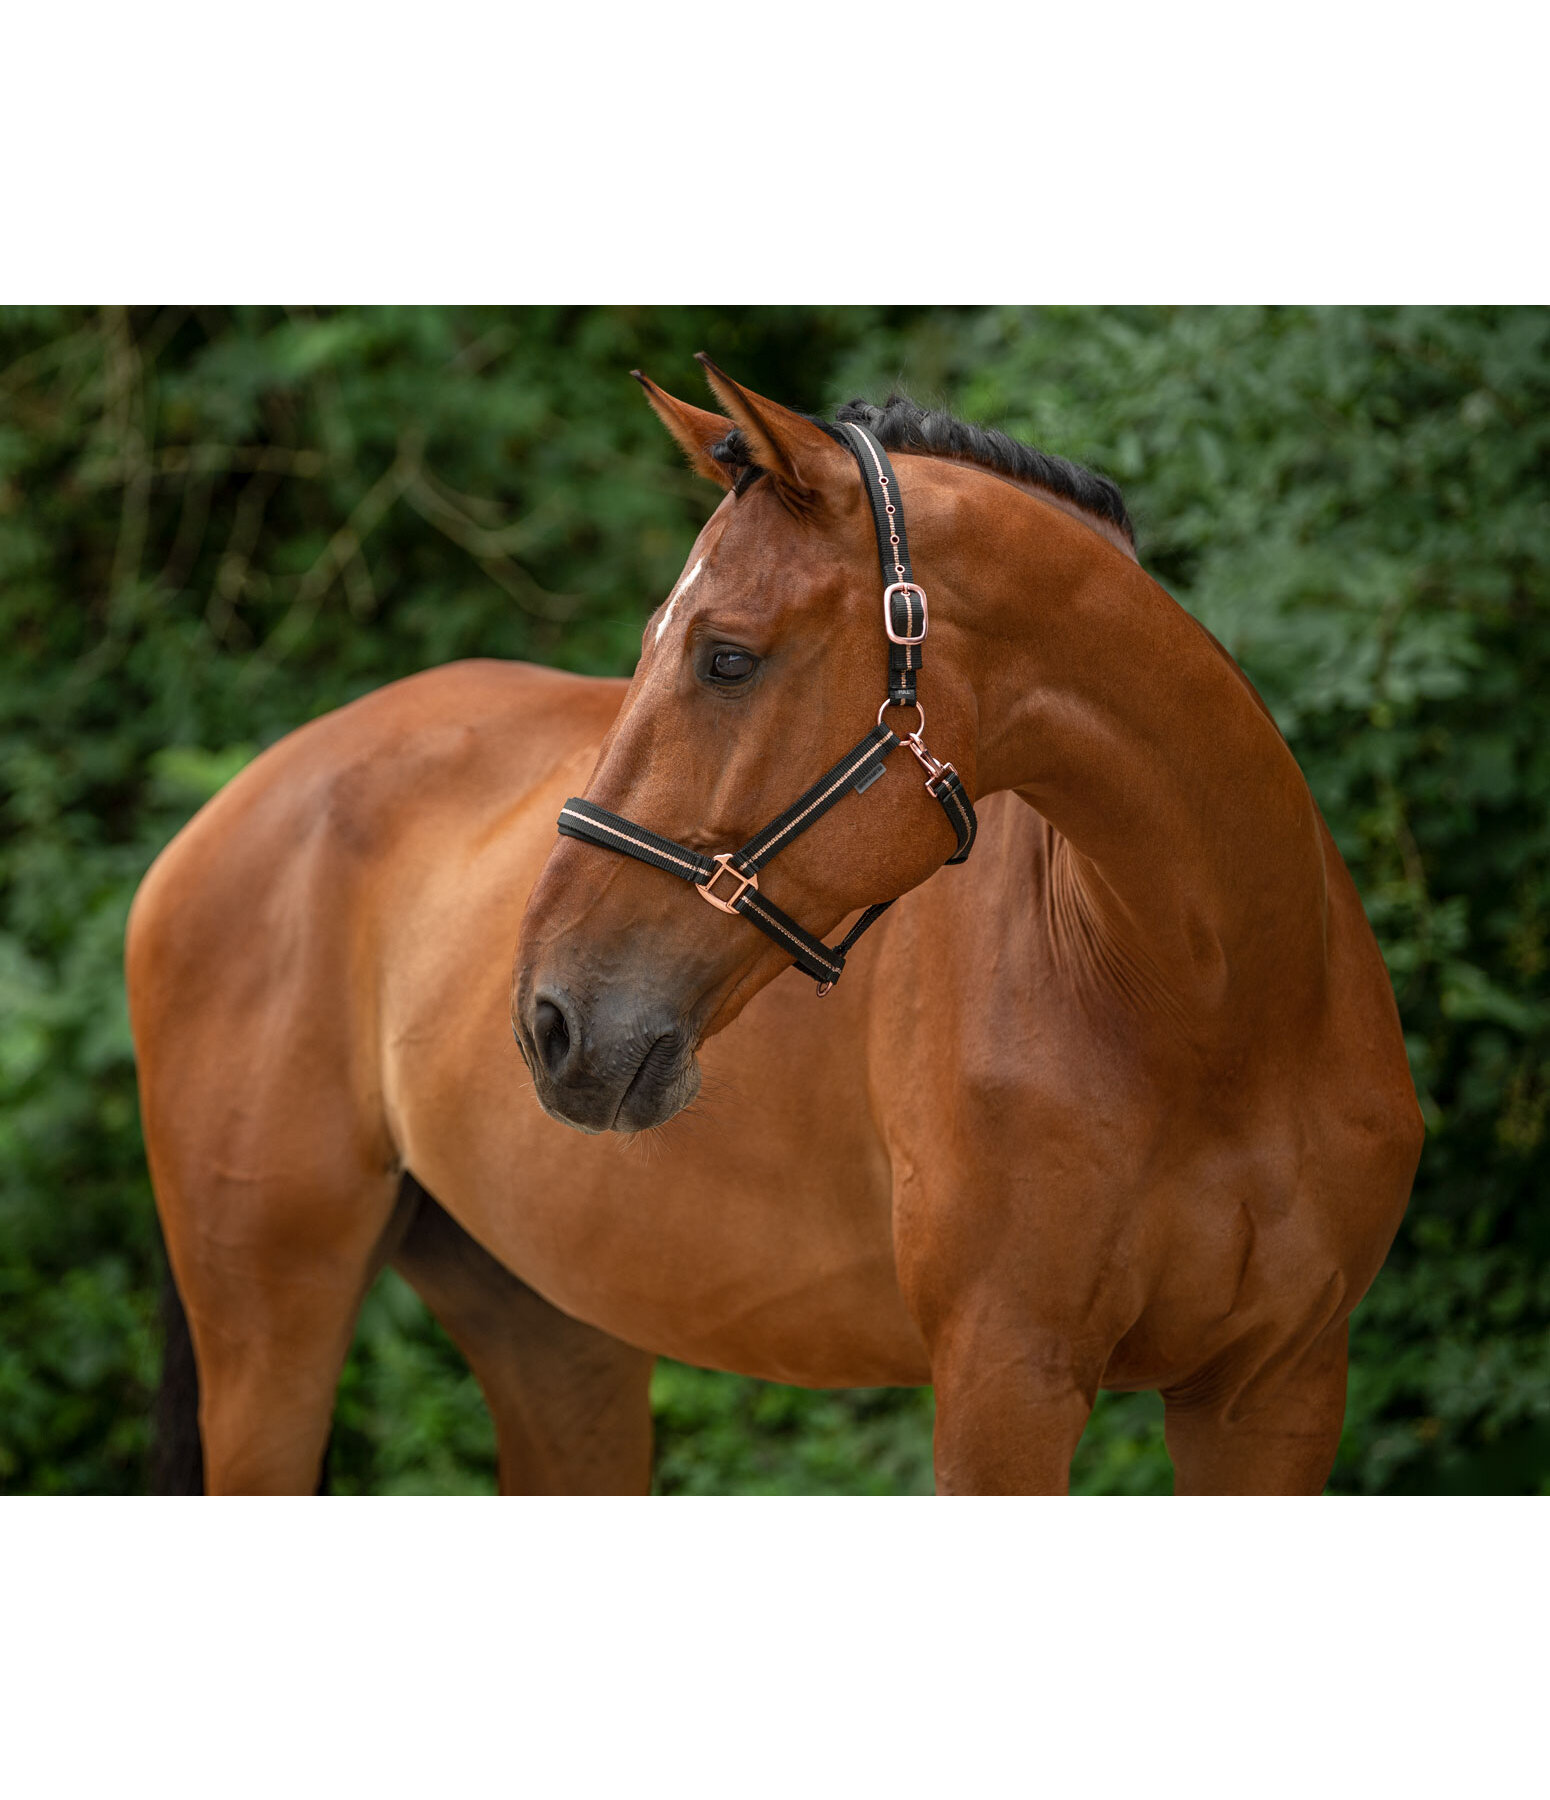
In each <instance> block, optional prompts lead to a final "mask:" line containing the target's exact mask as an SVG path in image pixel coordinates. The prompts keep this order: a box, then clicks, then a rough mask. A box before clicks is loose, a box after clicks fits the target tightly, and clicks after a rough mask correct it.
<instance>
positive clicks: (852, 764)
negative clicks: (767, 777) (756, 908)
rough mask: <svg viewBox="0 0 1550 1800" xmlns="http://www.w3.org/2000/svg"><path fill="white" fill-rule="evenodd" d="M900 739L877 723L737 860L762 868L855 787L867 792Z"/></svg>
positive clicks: (862, 792) (752, 840) (743, 850)
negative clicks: (777, 852)
mask: <svg viewBox="0 0 1550 1800" xmlns="http://www.w3.org/2000/svg"><path fill="white" fill-rule="evenodd" d="M898 743H899V740H898V739H897V738H896V737H895V736H894V734H893V733H892V732H891V731H890V730H889V729H888V727H887V726H886V725H877V726H875V727H874V728H873V729H872V730H871V731H869V732H868V733H867V734H866V736H865V737H864V738H862V740H861V742H860V743H859V744H857V745H856V746H855V747H854V748H853V749H851V750H849V751H847V752H846V754H845V755H844V756H842V757H841V758H840V760H839V761H838V762H837V763H836V764H835V765H834V767H833V768H832V769H830V770H829V772H828V773H827V774H826V775H821V776H820V777H819V778H818V780H817V781H815V782H814V783H813V785H812V786H811V787H810V788H809V789H808V790H807V792H806V793H805V794H803V795H802V796H801V798H800V799H798V800H794V801H793V802H792V803H791V805H790V806H788V807H787V808H786V810H785V811H784V812H783V813H782V814H781V815H780V817H779V818H778V819H772V820H771V821H770V822H769V824H768V825H766V826H765V828H764V829H763V831H760V832H756V833H755V834H754V836H752V837H751V838H749V840H748V842H747V843H746V844H744V845H743V847H742V849H741V850H739V851H738V853H737V860H738V861H739V862H742V863H747V864H749V865H750V866H751V867H753V868H755V869H758V868H762V867H763V865H764V864H765V863H767V862H768V861H769V860H770V858H771V857H772V856H773V855H774V854H775V853H776V851H777V850H782V849H784V848H785V846H786V845H787V844H789V843H790V842H791V840H792V838H794V837H796V836H797V835H798V834H799V833H800V832H803V831H806V830H807V829H808V827H809V826H811V825H816V824H817V823H818V821H819V820H820V819H821V818H822V817H823V815H824V814H825V813H826V812H827V811H828V810H829V808H830V807H831V806H833V805H834V804H835V803H836V802H837V801H839V800H843V799H844V798H845V795H846V794H847V793H848V792H850V791H851V790H854V791H855V792H856V793H858V794H864V793H865V792H866V790H867V789H868V788H869V787H870V786H871V785H872V783H873V782H874V781H876V780H877V778H878V777H879V776H880V775H881V774H882V772H883V764H884V762H885V761H886V760H887V757H888V752H889V751H890V750H893V749H896V748H897V747H898Z"/></svg>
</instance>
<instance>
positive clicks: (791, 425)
mask: <svg viewBox="0 0 1550 1800" xmlns="http://www.w3.org/2000/svg"><path fill="white" fill-rule="evenodd" d="M695 361H696V362H698V363H700V364H702V365H703V367H704V370H705V374H706V376H707V377H708V379H709V381H710V385H711V389H712V391H713V392H714V393H715V396H716V398H717V399H718V400H719V401H720V402H721V404H722V405H723V406H724V407H725V408H726V409H727V411H728V413H730V414H731V416H732V418H733V419H734V420H736V422H737V423H738V425H740V426H741V427H742V432H743V436H744V437H745V438H747V440H748V447H749V449H750V450H752V451H753V455H754V461H755V462H757V463H758V465H759V467H760V468H761V469H763V470H765V472H766V473H767V474H768V475H769V477H770V479H771V480H772V481H773V482H774V484H775V488H776V491H777V492H778V493H779V494H780V496H781V498H782V499H783V500H784V501H785V502H786V503H787V505H789V506H790V507H791V508H792V509H793V510H794V511H796V512H799V513H810V512H813V511H815V510H816V509H817V507H818V506H819V504H820V503H821V501H822V499H823V496H824V495H825V494H826V493H831V492H833V491H834V490H835V489H837V488H843V489H846V490H848V489H851V488H854V486H855V485H856V464H855V459H854V458H853V457H852V456H851V454H850V452H849V451H848V450H846V449H844V448H843V447H842V446H841V445H839V444H837V443H836V442H835V441H834V439H833V438H832V437H830V436H829V434H828V433H827V432H826V431H823V430H821V429H820V428H819V427H818V426H817V425H815V424H814V423H813V422H812V420H811V419H804V418H803V417H802V415H801V414H800V413H794V412H792V411H791V410H790V409H789V408H788V407H784V406H777V405H776V403H775V402H774V401H773V400H764V399H761V398H760V397H759V395H757V394H750V393H749V391H748V390H747V388H740V387H739V386H738V385H737V383H736V382H735V381H733V380H732V378H731V376H729V375H723V374H722V372H721V370H720V369H718V368H717V367H716V365H715V364H714V363H713V362H712V361H711V360H710V358H709V357H708V356H707V355H706V354H705V352H704V351H703V350H699V351H696V352H695Z"/></svg>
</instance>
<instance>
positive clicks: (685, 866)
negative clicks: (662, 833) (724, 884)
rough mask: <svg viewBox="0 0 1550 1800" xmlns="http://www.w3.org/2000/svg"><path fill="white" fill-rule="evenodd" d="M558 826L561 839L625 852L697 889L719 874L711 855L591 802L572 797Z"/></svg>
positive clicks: (562, 808)
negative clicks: (578, 840) (702, 853)
mask: <svg viewBox="0 0 1550 1800" xmlns="http://www.w3.org/2000/svg"><path fill="white" fill-rule="evenodd" d="M555 824H556V825H557V827H558V829H559V833H560V836H561V837H568V838H580V839H581V841H582V842H583V843H584V844H596V845H597V846H598V848H599V849H600V850H622V851H623V852H624V854H625V855H626V856H633V857H634V858H635V859H636V861H637V862H643V863H650V864H651V866H652V868H654V869H662V870H664V871H665V872H666V873H667V874H669V875H676V876H677V877H678V878H679V880H681V881H691V882H693V883H694V885H695V886H696V887H703V886H704V885H705V883H706V882H707V881H709V880H710V878H711V876H712V875H714V874H715V872H716V865H715V863H714V862H712V861H711V859H710V858H709V857H708V856H701V855H700V854H699V852H698V851H696V850H690V849H688V848H686V847H685V846H684V845H683V844H675V843H674V842H673V840H672V839H671V838H665V837H659V836H658V835H657V833H656V832H654V831H648V830H647V829H646V827H645V826H644V825H637V824H636V823H635V821H634V820H633V819H626V818H625V817H623V815H622V814H620V813H611V812H608V811H607V810H606V809H605V808H603V807H601V806H594V805H593V804H592V802H591V801H590V800H581V799H578V798H576V797H575V796H572V798H571V799H569V800H567V801H566V802H565V804H564V806H563V807H561V808H560V816H559V818H558V819H557V820H556V821H555Z"/></svg>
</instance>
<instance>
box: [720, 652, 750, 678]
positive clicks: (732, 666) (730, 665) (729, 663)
mask: <svg viewBox="0 0 1550 1800" xmlns="http://www.w3.org/2000/svg"><path fill="white" fill-rule="evenodd" d="M757 664H758V658H757V657H755V656H750V655H749V654H748V652H747V651H746V650H717V651H716V652H715V653H714V654H713V655H712V656H711V659H710V678H711V680H712V681H726V682H734V681H746V680H747V679H748V677H749V676H750V675H752V674H753V672H754V669H755V667H756V666H757Z"/></svg>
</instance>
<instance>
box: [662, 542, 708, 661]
mask: <svg viewBox="0 0 1550 1800" xmlns="http://www.w3.org/2000/svg"><path fill="white" fill-rule="evenodd" d="M704 567H705V558H704V557H703V556H702V557H701V558H700V560H699V561H698V562H697V563H696V564H695V565H694V567H693V568H692V569H691V570H690V571H689V573H688V574H687V575H685V576H684V578H683V580H682V581H680V582H679V584H678V586H677V587H675V588H674V589H673V597H672V599H671V600H669V601H668V603H667V611H666V612H664V613H663V615H662V617H661V618H660V619H658V621H657V635H656V637H655V639H654V640H653V642H655V643H658V644H660V643H661V642H662V633H663V632H664V631H666V630H667V625H668V621H669V620H670V619H671V618H672V616H673V608H674V607H675V606H676V605H677V604H678V602H679V601H680V600H681V599H682V598H683V596H684V595H685V594H687V593H688V591H689V589H690V588H691V587H693V586H694V578H695V576H696V575H698V574H699V572H700V570H701V569H703V568H704Z"/></svg>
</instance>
